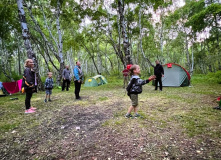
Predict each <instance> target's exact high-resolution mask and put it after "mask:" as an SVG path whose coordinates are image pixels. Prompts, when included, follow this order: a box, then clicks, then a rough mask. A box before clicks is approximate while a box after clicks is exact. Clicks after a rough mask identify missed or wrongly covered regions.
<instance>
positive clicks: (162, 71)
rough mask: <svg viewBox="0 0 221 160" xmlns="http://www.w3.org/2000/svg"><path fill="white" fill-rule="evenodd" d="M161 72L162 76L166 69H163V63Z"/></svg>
mask: <svg viewBox="0 0 221 160" xmlns="http://www.w3.org/2000/svg"><path fill="white" fill-rule="evenodd" d="M161 74H162V76H164V69H163V66H162V65H161Z"/></svg>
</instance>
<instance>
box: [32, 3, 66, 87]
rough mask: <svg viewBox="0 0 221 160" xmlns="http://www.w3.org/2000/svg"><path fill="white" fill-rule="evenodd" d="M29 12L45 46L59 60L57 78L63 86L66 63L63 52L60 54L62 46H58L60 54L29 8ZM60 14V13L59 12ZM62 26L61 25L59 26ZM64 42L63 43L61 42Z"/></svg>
mask: <svg viewBox="0 0 221 160" xmlns="http://www.w3.org/2000/svg"><path fill="white" fill-rule="evenodd" d="M28 11H29V15H30V17H31V19H32V21H33V22H34V24H35V26H36V29H37V31H38V32H39V33H40V35H41V37H42V38H43V40H44V41H45V44H46V45H47V46H48V47H49V49H50V50H51V51H52V53H53V54H54V56H55V57H56V59H57V60H58V62H59V64H60V69H59V74H58V76H57V84H58V85H60V84H61V79H62V72H63V69H64V61H63V56H62V55H60V54H61V53H62V52H59V51H61V49H60V50H59V48H60V46H59V45H58V46H57V48H58V52H59V54H58V53H57V52H56V50H55V48H54V46H53V44H52V43H50V42H49V41H48V39H47V38H46V36H45V34H44V33H43V31H42V30H41V28H40V26H39V24H38V23H37V21H36V20H35V18H34V16H33V15H32V11H31V9H30V8H29V7H28ZM59 12H60V11H59ZM57 25H58V24H57ZM59 25H60V24H59ZM61 42H62V41H61Z"/></svg>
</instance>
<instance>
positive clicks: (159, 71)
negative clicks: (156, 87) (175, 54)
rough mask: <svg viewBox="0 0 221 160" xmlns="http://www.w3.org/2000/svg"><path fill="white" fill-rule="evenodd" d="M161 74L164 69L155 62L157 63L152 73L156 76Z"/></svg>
mask: <svg viewBox="0 0 221 160" xmlns="http://www.w3.org/2000/svg"><path fill="white" fill-rule="evenodd" d="M162 74H164V69H163V67H162V65H160V64H157V65H156V66H155V67H154V75H155V76H156V77H162Z"/></svg>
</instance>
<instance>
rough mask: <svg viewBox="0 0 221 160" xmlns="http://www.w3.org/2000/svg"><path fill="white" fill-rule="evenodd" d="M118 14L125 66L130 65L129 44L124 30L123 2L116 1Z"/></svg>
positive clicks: (120, 0) (122, 0)
mask: <svg viewBox="0 0 221 160" xmlns="http://www.w3.org/2000/svg"><path fill="white" fill-rule="evenodd" d="M118 12H119V15H120V23H121V31H122V37H123V45H124V54H125V58H126V64H132V59H131V55H130V43H129V39H128V35H127V30H126V22H125V19H124V0H118Z"/></svg>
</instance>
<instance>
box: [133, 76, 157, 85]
mask: <svg viewBox="0 0 221 160" xmlns="http://www.w3.org/2000/svg"><path fill="white" fill-rule="evenodd" d="M155 78H156V76H150V77H149V78H148V79H146V80H142V79H138V81H137V83H136V85H145V84H147V83H149V82H150V81H152V80H154V79H155Z"/></svg>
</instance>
